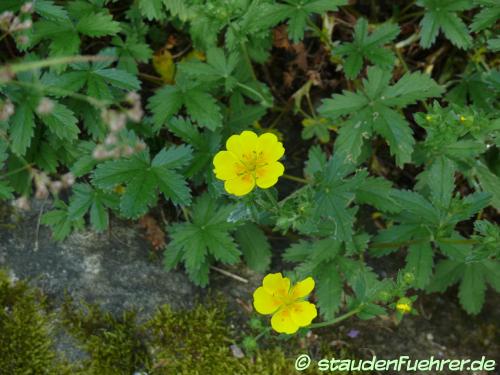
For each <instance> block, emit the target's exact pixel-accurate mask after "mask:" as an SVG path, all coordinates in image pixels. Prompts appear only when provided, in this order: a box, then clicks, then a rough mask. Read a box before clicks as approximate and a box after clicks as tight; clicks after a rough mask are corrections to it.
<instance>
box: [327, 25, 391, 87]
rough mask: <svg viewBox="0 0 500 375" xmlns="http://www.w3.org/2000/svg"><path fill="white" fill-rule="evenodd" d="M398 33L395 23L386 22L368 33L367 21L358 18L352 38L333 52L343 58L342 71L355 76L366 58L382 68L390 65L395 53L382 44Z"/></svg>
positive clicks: (351, 76) (348, 75) (350, 77)
mask: <svg viewBox="0 0 500 375" xmlns="http://www.w3.org/2000/svg"><path fill="white" fill-rule="evenodd" d="M398 34H399V27H398V26H397V25H394V24H391V23H386V24H383V25H381V26H379V27H378V28H376V29H375V30H374V31H373V32H372V33H371V34H369V33H368V21H367V20H366V19H365V18H360V19H359V20H358V22H357V23H356V26H355V27H354V40H353V41H352V42H351V43H343V44H341V45H340V46H339V47H337V48H336V49H335V53H337V54H339V55H342V56H343V57H344V59H345V62H344V66H343V67H344V71H345V74H346V76H347V78H349V79H353V78H356V77H357V76H358V74H359V72H360V71H361V67H362V66H363V60H364V59H367V60H369V61H370V62H372V63H373V64H375V65H377V66H380V67H382V68H387V67H390V66H392V64H393V63H394V59H395V55H394V53H392V52H391V51H390V50H387V49H384V48H383V46H384V44H386V43H388V42H390V41H392V40H393V39H394V38H396V36H397V35H398Z"/></svg>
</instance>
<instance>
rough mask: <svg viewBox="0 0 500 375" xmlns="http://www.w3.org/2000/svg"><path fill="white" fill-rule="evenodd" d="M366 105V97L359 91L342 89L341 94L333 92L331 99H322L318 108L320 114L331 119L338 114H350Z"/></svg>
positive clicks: (335, 117) (337, 116)
mask: <svg viewBox="0 0 500 375" xmlns="http://www.w3.org/2000/svg"><path fill="white" fill-rule="evenodd" d="M367 105H368V98H366V97H365V96H364V95H360V94H359V93H354V92H350V91H343V92H342V95H340V94H334V95H333V96H332V98H331V99H323V103H322V104H321V106H320V107H319V108H318V111H319V113H320V114H321V115H322V116H325V117H329V118H331V119H332V120H335V119H337V118H339V117H340V116H344V115H350V114H352V113H355V112H357V111H359V110H361V109H363V108H365V107H366V106H367Z"/></svg>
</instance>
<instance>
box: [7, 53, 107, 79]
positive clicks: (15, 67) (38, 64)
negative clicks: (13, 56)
mask: <svg viewBox="0 0 500 375" xmlns="http://www.w3.org/2000/svg"><path fill="white" fill-rule="evenodd" d="M113 60H115V58H114V57H111V56H85V55H82V56H65V57H54V58H52V59H45V60H41V61H30V62H23V63H19V64H12V65H6V66H5V67H3V68H2V69H0V72H1V71H2V70H7V71H8V72H9V73H14V74H15V73H19V72H24V71H27V70H34V69H39V68H45V67H48V66H53V65H62V64H70V63H74V62H82V61H113Z"/></svg>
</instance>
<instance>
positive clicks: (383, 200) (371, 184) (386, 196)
mask: <svg viewBox="0 0 500 375" xmlns="http://www.w3.org/2000/svg"><path fill="white" fill-rule="evenodd" d="M392 191H393V189H392V184H391V182H390V181H388V180H386V179H383V178H376V177H368V178H366V179H365V180H364V181H363V182H362V183H361V184H360V185H359V187H358V188H357V189H356V202H357V203H361V204H369V205H371V206H373V207H375V208H377V209H378V210H381V211H385V212H398V211H399V210H400V208H399V207H398V206H397V205H396V202H395V201H394V199H393V198H392V196H391V194H392Z"/></svg>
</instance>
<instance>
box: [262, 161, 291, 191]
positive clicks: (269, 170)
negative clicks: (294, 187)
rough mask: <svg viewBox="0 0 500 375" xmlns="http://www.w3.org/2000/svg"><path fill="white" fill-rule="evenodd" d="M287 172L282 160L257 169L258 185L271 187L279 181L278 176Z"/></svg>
mask: <svg viewBox="0 0 500 375" xmlns="http://www.w3.org/2000/svg"><path fill="white" fill-rule="evenodd" d="M284 172H285V167H284V166H283V164H281V163H280V162H277V161H276V162H274V163H271V164H268V165H266V166H263V167H259V168H258V169H257V171H256V175H257V186H258V187H260V188H262V189H267V188H270V187H271V186H273V185H275V184H276V183H277V182H278V178H279V177H280V176H282V175H283V173H284Z"/></svg>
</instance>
